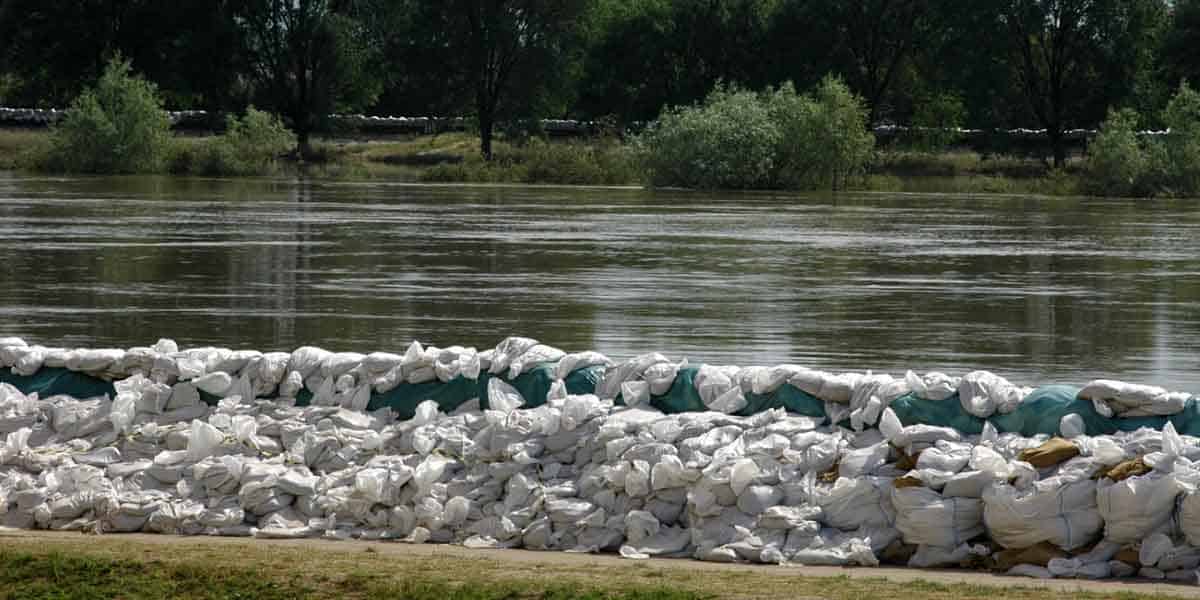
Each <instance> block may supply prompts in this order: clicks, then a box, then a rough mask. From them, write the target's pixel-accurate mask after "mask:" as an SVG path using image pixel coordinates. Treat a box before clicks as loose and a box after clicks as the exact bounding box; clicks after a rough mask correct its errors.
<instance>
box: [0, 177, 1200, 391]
mask: <svg viewBox="0 0 1200 600" xmlns="http://www.w3.org/2000/svg"><path fill="white" fill-rule="evenodd" d="M1194 203H1195V202H1194V201H1191V202H1189V201H1155V202H1146V201H1132V200H1083V199H1061V198H1056V199H1046V198H1021V197H998V196H944V195H942V196H922V195H878V194H869V195H868V194H864V195H847V194H841V195H836V196H834V195H829V194H824V195H811V196H803V197H796V196H773V195H761V194H747V195H743V194H719V195H713V194H698V193H662V192H660V193H647V192H642V191H632V190H577V189H557V188H477V187H420V186H401V185H387V184H374V183H367V184H358V183H354V184H349V183H314V182H305V181H236V182H231V181H218V180H200V179H186V180H180V179H168V178H124V179H122V178H72V179H44V178H30V177H23V176H15V175H11V174H0V281H3V285H0V335H20V336H22V337H25V338H26V339H29V340H31V341H37V342H40V343H45V344H56V345H68V346H71V345H80V346H84V345H86V346H130V345H138V344H147V343H152V342H153V341H154V340H156V339H158V338H159V337H172V338H175V339H177V340H178V341H179V342H180V343H181V345H201V344H204V345H208V344H213V345H221V346H227V347H236V348H256V349H262V350H268V349H284V350H287V349H291V348H293V347H295V346H299V345H302V344H317V345H321V346H324V347H327V348H330V349H342V350H357V351H371V350H377V349H387V350H393V351H397V350H402V349H403V347H404V346H405V345H406V344H407V343H408V342H409V341H410V340H412V339H414V338H417V339H420V340H422V341H427V342H431V343H434V344H438V345H446V344H452V343H459V344H472V345H476V346H480V347H485V346H491V345H493V344H495V343H496V342H497V341H498V340H499V339H500V338H502V337H503V336H505V335H508V334H510V333H519V334H522V335H529V336H532V337H536V338H538V339H540V340H542V341H544V342H547V343H551V344H555V345H558V346H561V347H563V348H564V349H568V350H578V349H596V350H600V351H602V352H606V353H608V354H610V355H611V356H614V357H616V358H624V357H628V356H631V355H633V354H636V353H640V352H645V351H653V350H658V351H663V352H664V353H667V354H668V356H671V357H673V358H682V357H685V356H686V357H688V358H689V359H690V360H691V361H692V362H693V363H697V362H719V363H733V364H743V365H748V364H776V363H781V362H794V363H799V364H803V365H807V366H813V367H820V368H826V369H847V370H851V369H853V370H865V369H873V370H876V371H888V372H891V373H893V374H900V373H902V372H903V370H904V369H907V368H914V369H918V370H924V369H935V368H936V369H944V370H948V371H951V372H962V371H966V370H970V369H974V368H988V369H992V370H995V371H997V372H1000V373H1002V374H1004V375H1006V376H1008V377H1010V378H1012V379H1013V380H1014V381H1017V382H1020V383H1028V384H1036V383H1046V382H1051V381H1054V382H1075V383H1079V382H1083V381H1086V380H1088V379H1092V378H1095V377H1105V376H1107V377H1118V378H1123V379H1129V380H1137V381H1142V382H1147V383H1158V384H1160V385H1165V386H1167V387H1172V388H1178V389H1186V390H1189V391H1200V372H1198V371H1197V366H1198V363H1200V354H1198V352H1197V350H1198V349H1200V312H1197V311H1196V310H1195V309H1194V306H1193V302H1194V301H1195V300H1196V299H1197V298H1200V236H1197V235H1196V234H1197V232H1198V231H1200V214H1198V213H1197V211H1196V210H1195V207H1194Z"/></svg>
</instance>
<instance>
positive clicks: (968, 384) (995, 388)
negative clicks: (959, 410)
mask: <svg viewBox="0 0 1200 600" xmlns="http://www.w3.org/2000/svg"><path fill="white" fill-rule="evenodd" d="M1032 391H1033V390H1032V389H1030V388H1021V387H1017V386H1015V385H1013V384H1012V383H1010V382H1009V381H1008V380H1007V379H1005V378H1003V377H1001V376H999V375H996V374H995V373H991V372H989V371H972V372H970V373H967V374H966V375H964V376H963V378H962V380H960V381H959V383H958V399H959V402H961V403H962V407H963V410H965V411H967V413H968V414H971V415H974V416H976V417H979V418H981V419H986V418H988V417H990V416H992V415H993V414H994V413H997V412H998V413H1000V414H1007V413H1010V412H1012V411H1014V410H1016V408H1017V407H1018V406H1020V405H1021V400H1023V399H1024V398H1025V396H1028V395H1029V393H1030V392H1032Z"/></svg>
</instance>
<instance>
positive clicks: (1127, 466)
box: [1097, 456, 1152, 564]
mask: <svg viewBox="0 0 1200 600" xmlns="http://www.w3.org/2000/svg"><path fill="white" fill-rule="evenodd" d="M1151 470H1152V469H1151V468H1150V465H1148V464H1146V461H1145V460H1143V459H1142V457H1140V456H1139V457H1137V458H1131V459H1129V460H1126V461H1122V462H1119V463H1117V464H1116V465H1113V468H1111V469H1109V470H1108V471H1104V472H1101V473H1098V474H1097V475H1099V476H1101V477H1106V478H1108V479H1111V480H1113V481H1125V480H1126V479H1129V478H1130V477H1134V476H1137V475H1145V474H1146V473H1149V472H1150V471H1151ZM1131 564H1137V562H1136V561H1135V562H1133V563H1131Z"/></svg>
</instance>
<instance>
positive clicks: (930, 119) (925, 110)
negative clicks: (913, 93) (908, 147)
mask: <svg viewBox="0 0 1200 600" xmlns="http://www.w3.org/2000/svg"><path fill="white" fill-rule="evenodd" d="M966 118H967V109H966V107H964V106H963V101H962V98H961V97H959V96H958V95H956V94H947V93H942V94H936V95H933V96H928V97H925V98H921V99H920V101H918V102H917V105H916V107H915V108H914V110H913V119H912V124H913V130H912V132H911V134H910V136H909V137H910V138H911V139H912V144H913V147H914V149H916V150H919V151H922V152H938V151H941V150H945V149H946V148H948V147H949V146H950V145H951V144H953V143H954V141H955V140H956V139H958V132H957V131H956V130H957V129H958V128H959V127H962V125H963V122H964V121H965V120H966Z"/></svg>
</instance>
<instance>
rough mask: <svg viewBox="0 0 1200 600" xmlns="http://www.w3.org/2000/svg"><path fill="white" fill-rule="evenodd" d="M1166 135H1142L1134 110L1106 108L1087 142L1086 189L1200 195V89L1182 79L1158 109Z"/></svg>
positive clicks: (1145, 193) (1145, 194)
mask: <svg viewBox="0 0 1200 600" xmlns="http://www.w3.org/2000/svg"><path fill="white" fill-rule="evenodd" d="M1162 120H1163V123H1165V124H1166V126H1167V128H1168V133H1167V134H1166V135H1163V136H1152V137H1151V136H1142V135H1139V134H1138V133H1137V131H1136V129H1135V126H1136V124H1137V121H1138V115H1137V113H1135V112H1133V111H1132V110H1123V111H1110V112H1109V114H1108V119H1107V120H1105V122H1104V123H1103V124H1102V125H1101V127H1100V134H1099V135H1097V136H1096V139H1094V140H1092V142H1091V144H1089V146H1088V165H1087V170H1088V175H1089V176H1090V180H1091V181H1090V182H1089V185H1088V189H1089V191H1091V192H1092V193H1096V194H1101V195H1138V196H1149V195H1154V194H1161V195H1167V196H1195V195H1197V194H1200V93H1197V92H1196V91H1195V90H1193V89H1192V88H1191V87H1189V86H1188V84H1187V83H1186V82H1184V83H1183V84H1181V85H1180V86H1179V91H1178V92H1176V94H1175V96H1174V97H1172V98H1171V101H1170V102H1169V103H1168V104H1167V107H1166V109H1165V110H1164V111H1163V113H1162Z"/></svg>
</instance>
